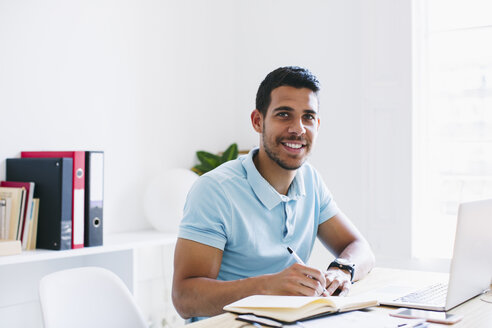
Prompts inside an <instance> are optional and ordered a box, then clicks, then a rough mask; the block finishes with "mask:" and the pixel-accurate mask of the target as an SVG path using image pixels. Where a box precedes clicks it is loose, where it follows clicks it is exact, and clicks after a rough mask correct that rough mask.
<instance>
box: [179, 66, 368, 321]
mask: <svg viewBox="0 0 492 328" xmlns="http://www.w3.org/2000/svg"><path fill="white" fill-rule="evenodd" d="M318 91H319V82H318V80H317V79H316V77H315V76H313V75H312V74H311V73H310V72H309V71H308V70H306V69H303V68H299V67H281V68H278V69H276V70H275V71H273V72H271V73H270V74H268V75H267V77H266V78H265V80H264V81H263V82H262V83H261V85H260V87H259V89H258V93H257V96H256V109H255V110H254V111H253V112H252V114H251V122H252V125H253V128H254V129H255V131H256V132H258V133H259V135H260V146H259V148H256V149H253V150H252V151H251V152H250V153H249V154H248V155H244V156H241V157H239V158H238V159H237V160H234V161H229V162H227V163H225V164H223V165H222V166H220V167H218V168H216V169H215V170H213V171H211V172H209V173H207V174H205V175H203V176H202V177H200V178H199V179H198V180H197V182H196V183H195V184H194V186H193V187H192V188H191V190H190V193H189V194H188V199H187V202H186V205H185V210H184V218H183V220H182V223H181V226H180V231H179V235H178V241H177V244H176V249H175V257H174V279H173V292H172V296H173V303H174V305H175V307H176V309H177V311H178V312H179V314H180V315H181V316H182V317H183V318H190V317H198V316H212V315H216V314H219V313H221V312H223V311H222V308H223V307H224V305H226V304H229V303H231V302H234V301H236V300H238V299H240V298H243V297H246V296H250V295H254V294H271V295H306V296H315V295H331V294H333V293H334V292H335V291H337V290H338V291H339V292H340V295H346V294H347V292H348V291H349V289H350V286H351V282H352V281H355V280H358V279H360V278H362V277H363V276H364V275H366V274H367V273H368V272H369V271H370V270H371V269H372V267H373V265H374V255H373V253H372V251H371V249H370V247H369V245H368V243H367V241H366V240H365V239H364V238H363V237H362V235H361V234H360V233H359V231H358V230H357V229H356V228H355V227H354V226H353V225H352V224H351V223H350V221H349V220H348V219H347V217H346V216H345V215H344V214H343V213H342V212H341V211H340V210H339V209H338V207H337V205H336V203H335V202H334V200H333V199H332V196H331V194H330V192H329V191H328V189H327V188H326V186H325V185H324V183H323V181H322V179H321V177H320V176H319V174H318V173H317V172H316V171H315V170H314V168H313V167H311V165H309V164H308V163H306V159H307V158H308V155H309V154H310V153H311V150H312V148H313V146H314V143H315V141H316V136H317V133H318V128H319V124H320V119H319V108H318V107H319V101H318ZM316 236H317V237H318V238H319V239H320V240H321V241H322V243H323V244H324V245H325V246H326V247H327V248H328V249H329V250H330V251H331V252H332V253H333V254H334V255H335V256H336V257H337V260H336V261H334V262H332V263H331V264H330V266H329V268H328V269H327V271H326V272H321V271H320V270H318V269H315V268H312V267H309V266H306V265H303V264H300V263H297V262H296V260H295V258H294V257H293V256H292V255H291V254H289V252H288V251H287V247H288V246H289V247H291V248H292V249H294V251H295V252H296V253H297V254H298V255H299V257H300V258H301V259H302V260H303V261H306V260H307V259H308V258H309V255H310V253H311V250H312V247H313V244H314V241H315V238H316ZM325 288H326V289H325Z"/></svg>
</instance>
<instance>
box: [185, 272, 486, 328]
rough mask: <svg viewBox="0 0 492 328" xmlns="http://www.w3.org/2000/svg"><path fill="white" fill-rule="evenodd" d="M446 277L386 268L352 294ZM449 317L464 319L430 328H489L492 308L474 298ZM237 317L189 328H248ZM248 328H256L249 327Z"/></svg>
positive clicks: (381, 309) (227, 315)
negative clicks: (403, 282) (390, 285)
mask: <svg viewBox="0 0 492 328" xmlns="http://www.w3.org/2000/svg"><path fill="white" fill-rule="evenodd" d="M443 276H444V274H442V273H433V272H424V271H410V270H396V269H386V268H375V269H374V270H373V271H372V272H371V273H370V274H369V275H368V276H367V277H366V278H364V279H363V280H361V281H359V282H357V283H355V284H354V285H353V287H352V290H351V292H350V294H351V295H356V294H360V293H364V292H367V291H370V290H372V289H375V288H378V287H382V286H384V285H386V284H388V282H390V281H396V280H401V281H408V282H409V283H410V284H414V285H415V286H422V285H425V284H430V283H432V282H433V281H435V280H436V279H439V278H442V277H443ZM373 311H377V312H383V313H390V312H393V311H395V308H392V307H385V306H380V307H377V308H374V310H373ZM449 313H455V314H460V315H463V316H464V318H463V320H461V321H460V322H458V323H456V324H454V325H440V324H432V325H430V327H436V328H437V327H440V328H443V327H452V328H490V327H492V304H491V303H486V302H483V301H481V300H480V297H475V298H473V299H471V300H470V301H468V302H466V303H464V304H462V305H460V306H458V307H456V308H454V309H452V310H451V311H449ZM235 317H236V316H235V315H234V314H231V313H224V314H221V315H218V316H215V317H212V318H209V319H206V320H203V321H200V322H195V323H193V324H190V325H187V326H186V327H187V328H239V327H246V326H245V323H244V322H240V321H237V320H234V319H235ZM247 327H254V326H252V325H248V326H247Z"/></svg>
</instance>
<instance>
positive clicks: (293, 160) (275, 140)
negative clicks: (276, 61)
mask: <svg viewBox="0 0 492 328" xmlns="http://www.w3.org/2000/svg"><path fill="white" fill-rule="evenodd" d="M318 127H319V117H318V97H317V95H316V94H315V93H314V92H313V91H311V90H310V89H307V88H301V89H297V88H294V87H290V86H281V87H278V88H276V89H274V90H273V91H272V93H271V102H270V106H268V109H267V112H266V115H265V117H264V118H263V123H262V140H261V143H262V145H263V149H264V150H265V152H266V154H267V155H268V157H269V158H270V159H271V160H273V161H274V162H275V163H277V164H278V165H279V166H280V167H281V168H283V169H286V170H296V169H298V168H299V167H301V165H302V164H303V163H304V162H305V161H306V159H307V157H308V155H309V154H310V152H311V149H312V147H313V146H314V142H315V140H316V136H317V134H318Z"/></svg>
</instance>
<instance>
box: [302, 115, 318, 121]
mask: <svg viewBox="0 0 492 328" xmlns="http://www.w3.org/2000/svg"><path fill="white" fill-rule="evenodd" d="M304 118H305V119H306V120H315V119H316V117H315V116H314V115H312V114H306V115H304Z"/></svg>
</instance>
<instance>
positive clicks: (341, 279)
mask: <svg viewBox="0 0 492 328" xmlns="http://www.w3.org/2000/svg"><path fill="white" fill-rule="evenodd" d="M325 278H326V293H327V294H328V296H329V295H333V293H335V292H336V291H337V290H340V293H339V294H338V296H346V295H347V294H348V292H349V290H350V287H352V282H351V281H350V273H349V272H348V271H345V270H341V269H338V268H330V269H329V270H327V271H326V272H325Z"/></svg>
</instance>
